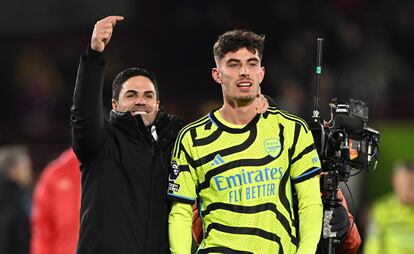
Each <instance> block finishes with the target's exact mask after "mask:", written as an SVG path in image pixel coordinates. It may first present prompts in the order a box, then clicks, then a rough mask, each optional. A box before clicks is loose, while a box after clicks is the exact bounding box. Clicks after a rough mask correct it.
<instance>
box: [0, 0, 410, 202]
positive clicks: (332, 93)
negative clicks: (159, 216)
mask: <svg viewBox="0 0 414 254" xmlns="http://www.w3.org/2000/svg"><path fill="white" fill-rule="evenodd" d="M1 10H2V15H1V16H0V46H1V57H2V58H1V61H0V71H1V74H0V83H1V85H2V86H1V99H0V144H1V145H3V144H11V143H22V144H25V145H27V146H28V147H29V148H30V152H31V155H32V158H33V162H34V171H35V174H36V175H38V174H39V173H40V172H41V170H42V169H43V167H44V166H45V165H46V163H47V162H48V161H50V160H51V159H52V158H54V157H56V156H57V155H58V154H59V153H60V152H61V151H62V150H63V149H64V148H65V147H67V146H69V145H70V124H69V111H70V106H71V100H72V92H73V87H74V82H75V77H76V71H77V64H78V59H79V56H80V54H81V53H82V52H84V50H85V49H86V47H87V46H88V44H89V42H90V36H91V32H92V30H93V26H94V24H95V22H96V21H97V20H99V19H101V18H104V17H105V16H107V15H122V16H124V17H125V20H124V21H123V22H121V23H119V24H118V25H117V26H116V27H115V31H114V34H113V37H112V40H111V42H110V44H109V46H108V47H107V49H106V51H105V58H106V60H107V63H108V66H107V73H106V89H105V96H104V97H105V98H104V102H105V105H106V106H107V107H108V111H109V108H110V84H111V82H112V79H113V78H114V76H115V75H116V74H117V73H118V72H120V71H121V70H123V69H125V68H127V67H131V66H141V67H144V68H147V69H150V70H152V71H154V72H155V73H156V74H157V78H158V81H159V85H160V95H161V102H162V104H164V106H165V107H166V108H167V110H168V111H170V112H172V113H174V114H177V115H179V116H181V117H182V118H184V119H185V120H186V121H187V122H190V121H193V120H195V119H196V118H198V117H200V116H202V115H203V114H205V113H207V112H208V111H209V110H211V109H212V108H215V107H219V106H220V103H221V89H220V87H219V85H217V84H216V83H214V81H213V80H212V78H211V68H212V67H213V66H214V61H213V57H212V46H213V43H214V42H215V40H216V39H217V36H218V35H219V34H221V33H223V32H225V31H227V30H231V29H235V28H242V29H249V30H253V31H255V32H257V33H261V34H265V35H266V39H267V40H266V41H267V42H266V45H265V52H264V59H263V65H264V66H265V68H266V77H265V80H264V82H263V83H262V92H263V93H265V94H267V95H270V96H272V97H273V98H275V100H276V102H277V103H278V105H279V106H280V107H281V108H283V109H287V110H289V111H290V112H292V113H295V114H298V115H299V116H301V117H303V118H304V119H307V120H308V119H309V118H310V116H311V112H312V105H313V96H314V94H315V92H314V90H315V75H314V69H315V61H316V60H315V59H316V57H315V55H316V40H317V38H318V37H322V38H323V39H324V48H323V74H322V81H321V111H322V114H323V117H324V118H325V119H327V118H328V115H327V111H328V102H329V101H330V100H331V98H333V97H339V98H355V99H360V100H363V101H365V102H366V103H367V104H368V106H369V108H370V120H369V122H370V126H372V127H374V128H376V129H378V130H380V131H382V132H383V134H384V133H386V136H384V137H383V141H384V142H385V143H384V142H382V143H381V146H382V148H383V149H382V150H385V151H386V152H385V154H383V157H382V158H383V160H382V161H380V164H379V167H378V169H377V172H375V173H374V174H373V176H368V177H366V176H365V177H364V178H363V180H359V184H357V186H361V182H362V181H366V182H368V184H367V185H365V184H362V186H363V187H359V188H356V190H355V192H357V193H355V195H356V196H358V195H359V196H361V197H362V198H363V199H367V200H372V199H373V198H375V197H377V196H380V195H382V194H384V193H385V192H387V191H389V190H390V185H389V179H388V178H389V175H390V168H391V166H392V163H393V162H394V160H396V159H398V158H397V157H399V156H402V155H405V156H413V150H412V148H411V146H410V144H411V143H410V142H411V141H412V140H413V139H414V138H413V131H412V130H413V126H414V125H413V119H414V113H413V104H414V103H413V98H414V85H413V84H414V46H413V45H414V15H413V14H414V1H410V0H405V1H404V0H402V1H392V2H391V1H388V0H375V1H374V0H316V1H306V0H289V1H218V0H210V1H196V0H192V1H190V0H181V1H161V0H152V1H133V0H118V1H108V0H93V1H81V0H70V1H69V0H63V1H52V0H42V1H29V0H15V1H3V2H2V4H1ZM387 151H388V152H387ZM378 181H380V184H379V182H378ZM367 186H368V187H367ZM369 186H376V187H369ZM367 188H368V189H367ZM358 192H359V193H358ZM357 209H359V207H358V200H357V201H356V204H355V210H357Z"/></svg>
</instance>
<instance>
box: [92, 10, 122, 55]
mask: <svg viewBox="0 0 414 254" xmlns="http://www.w3.org/2000/svg"><path fill="white" fill-rule="evenodd" d="M122 20H124V17H122V16H108V17H106V18H104V19H101V20H99V21H98V22H96V24H95V27H94V29H93V33H92V38H91V48H92V49H93V50H95V51H98V52H103V51H104V49H105V46H106V45H107V44H108V42H109V40H110V39H111V36H112V32H113V29H114V27H115V25H116V23H117V22H118V21H122Z"/></svg>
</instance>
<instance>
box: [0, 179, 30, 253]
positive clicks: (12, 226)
mask: <svg viewBox="0 0 414 254" xmlns="http://www.w3.org/2000/svg"><path fill="white" fill-rule="evenodd" d="M29 242H30V222H29V215H28V214H27V212H26V211H25V208H24V193H23V192H22V191H21V190H20V188H19V186H18V185H17V184H16V183H15V182H12V181H9V180H6V179H3V178H2V177H0V254H7V253H13V254H28V253H29Z"/></svg>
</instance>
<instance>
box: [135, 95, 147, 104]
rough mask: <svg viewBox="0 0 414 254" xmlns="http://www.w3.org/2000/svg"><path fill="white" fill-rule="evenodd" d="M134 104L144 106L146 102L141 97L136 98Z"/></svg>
mask: <svg viewBox="0 0 414 254" xmlns="http://www.w3.org/2000/svg"><path fill="white" fill-rule="evenodd" d="M135 104H136V105H145V104H146V100H145V98H144V97H143V96H137V98H136V99H135Z"/></svg>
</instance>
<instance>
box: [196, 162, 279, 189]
mask: <svg viewBox="0 0 414 254" xmlns="http://www.w3.org/2000/svg"><path fill="white" fill-rule="evenodd" d="M279 156H280V154H279V155H278V157H279ZM275 159H277V158H273V157H272V156H270V155H267V156H266V157H264V158H260V159H242V160H236V161H232V162H229V163H226V164H223V165H221V166H219V167H217V168H215V169H212V170H210V171H208V172H207V173H206V174H205V180H204V182H201V183H200V184H199V190H203V189H206V188H209V187H210V180H211V178H213V177H214V176H216V175H219V174H221V173H224V172H226V171H227V170H231V169H233V168H238V167H248V166H254V167H257V166H262V165H266V164H268V163H270V162H272V161H273V160H275Z"/></svg>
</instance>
